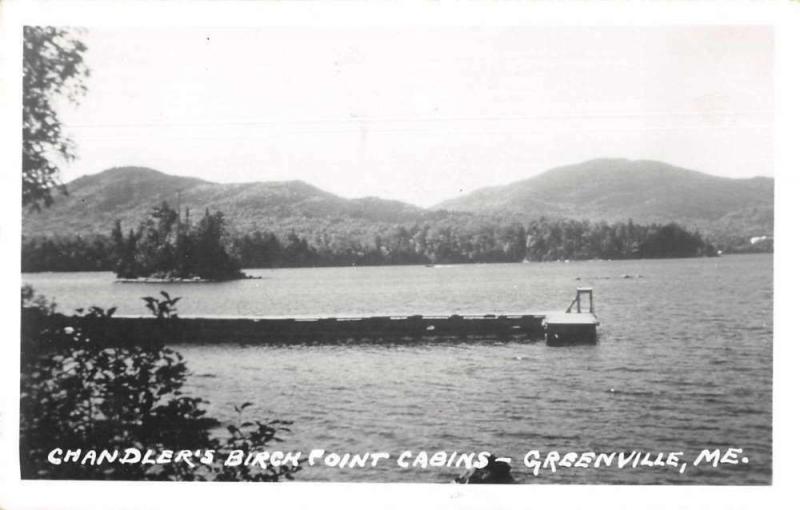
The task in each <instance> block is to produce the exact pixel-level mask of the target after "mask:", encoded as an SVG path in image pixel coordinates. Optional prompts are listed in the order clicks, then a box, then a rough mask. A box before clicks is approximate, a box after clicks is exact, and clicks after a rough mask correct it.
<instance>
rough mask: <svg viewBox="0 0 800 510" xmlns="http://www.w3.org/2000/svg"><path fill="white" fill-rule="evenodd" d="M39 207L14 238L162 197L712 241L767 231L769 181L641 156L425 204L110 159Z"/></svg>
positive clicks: (313, 226) (67, 227)
mask: <svg viewBox="0 0 800 510" xmlns="http://www.w3.org/2000/svg"><path fill="white" fill-rule="evenodd" d="M66 188H67V190H68V195H65V196H62V195H60V196H57V197H56V199H55V202H54V204H53V205H52V206H51V207H49V208H47V209H44V210H43V211H41V212H33V211H26V212H24V214H23V219H22V224H23V230H22V232H23V235H24V236H30V237H35V236H69V235H91V234H108V233H109V231H110V230H111V227H112V225H113V223H114V221H115V220H117V219H119V220H121V221H122V222H123V225H124V226H125V227H126V228H128V227H133V226H135V225H137V224H138V223H139V222H140V221H141V220H142V218H144V217H145V216H146V214H147V212H148V211H149V209H150V208H151V207H153V206H154V205H157V204H159V203H160V202H162V201H165V200H166V201H168V202H169V203H170V204H172V205H173V206H176V205H178V201H180V207H181V209H182V210H183V209H184V208H189V209H190V211H191V214H192V216H196V215H198V214H201V213H202V212H203V211H204V210H205V209H206V208H208V209H210V210H212V211H215V210H219V211H222V212H223V213H224V214H225V217H226V218H227V219H228V221H229V225H230V227H231V229H232V230H233V231H236V232H239V233H244V232H251V231H255V230H271V231H278V232H280V231H287V230H289V229H295V230H298V231H303V232H312V231H320V230H322V231H324V229H325V228H326V226H331V225H341V223H342V222H346V223H347V224H348V228H349V229H354V230H356V231H363V230H368V229H369V228H370V226H371V225H375V224H408V223H415V222H417V223H419V222H425V221H428V220H431V219H436V218H441V217H442V216H443V215H450V216H453V217H462V216H467V217H473V216H475V217H480V218H481V219H483V220H488V219H490V218H492V217H498V216H502V217H503V218H506V219H508V218H513V219H517V220H519V221H521V222H525V221H526V220H530V219H533V218H538V217H540V216H548V217H567V218H573V219H589V220H592V221H599V220H604V221H627V220H628V219H632V220H633V221H634V222H637V223H668V222H677V223H679V224H682V225H683V226H685V227H688V228H692V229H697V230H699V231H701V233H703V234H705V235H707V236H709V237H710V238H711V239H712V240H715V241H717V242H720V241H724V240H726V239H728V238H742V239H743V238H747V237H750V236H762V235H766V236H771V235H772V229H773V188H774V180H773V179H772V178H768V177H753V178H749V179H732V178H726V177H717V176H712V175H708V174H704V173H701V172H697V171H692V170H687V169H683V168H679V167H675V166H671V165H668V164H666V163H661V162H656V161H644V160H626V159H595V160H590V161H586V162H583V163H579V164H575V165H569V166H563V167H558V168H554V169H552V170H548V171H545V172H543V173H540V174H538V175H535V176H534V177H531V178H529V179H525V180H522V181H517V182H514V183H511V184H508V185H505V186H498V187H487V188H482V189H479V190H477V191H474V192H472V193H469V194H466V195H464V196H462V197H458V198H454V199H451V200H447V201H445V202H442V203H440V204H437V205H435V206H433V207H430V208H428V209H424V208H420V207H416V206H413V205H410V204H406V203H403V202H399V201H393V200H385V199H381V198H375V197H367V198H358V199H347V198H343V197H340V196H337V195H334V194H332V193H328V192H326V191H323V190H321V189H319V188H316V187H314V186H312V185H310V184H307V183H305V182H302V181H282V182H252V183H235V184H232V183H227V184H223V183H214V182H209V181H204V180H201V179H196V178H192V177H179V176H174V175H168V174H165V173H162V172H159V171H156V170H152V169H148V168H142V167H118V168H112V169H109V170H106V171H103V172H100V173H98V174H94V175H87V176H83V177H80V178H78V179H75V180H73V181H71V182H69V183H67V184H66Z"/></svg>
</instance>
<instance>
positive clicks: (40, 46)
mask: <svg viewBox="0 0 800 510" xmlns="http://www.w3.org/2000/svg"><path fill="white" fill-rule="evenodd" d="M23 39H24V40H23V54H22V56H23V73H22V204H23V206H28V207H32V208H34V209H39V208H40V207H41V206H42V205H44V206H49V205H50V204H51V203H52V202H53V196H52V190H53V189H54V188H60V189H61V190H62V191H65V189H64V188H63V186H62V185H61V179H60V177H59V164H60V163H63V162H66V161H69V160H71V159H74V157H75V152H74V151H75V148H74V143H73V142H72V140H71V139H70V138H69V137H68V136H67V135H66V133H65V132H64V129H63V125H62V122H61V119H60V118H59V114H58V108H57V105H58V102H59V101H60V100H64V99H66V100H67V101H69V102H72V103H76V104H77V102H78V101H79V99H80V98H81V96H83V94H85V92H86V85H85V79H86V78H88V76H89V68H88V67H87V66H86V64H85V62H84V60H83V55H84V52H85V51H86V46H85V45H84V44H83V43H82V42H81V41H80V40H79V39H78V38H77V33H76V32H75V31H74V30H70V29H64V28H56V27H25V28H24V30H23Z"/></svg>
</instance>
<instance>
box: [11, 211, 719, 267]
mask: <svg viewBox="0 0 800 510" xmlns="http://www.w3.org/2000/svg"><path fill="white" fill-rule="evenodd" d="M169 216H170V217H171V218H175V217H174V216H173V215H169ZM212 216H213V215H212ZM207 218H210V217H207ZM215 218H216V219H215V220H210V219H206V220H205V221H206V222H209V221H212V222H222V221H223V219H222V218H219V217H215ZM157 230H158V229H157V228H155V229H154V231H155V232H157ZM136 235H140V236H141V234H136V233H135V232H134V231H130V232H129V233H128V236H129V237H128V241H126V240H125V238H124V236H123V233H122V230H121V227H120V226H119V224H117V225H115V227H114V229H113V231H112V233H111V235H109V236H102V235H97V236H89V237H81V236H76V237H56V238H50V237H48V238H41V237H38V238H23V242H22V271H24V272H40V271H112V270H113V271H117V273H118V274H120V275H121V276H125V275H126V274H129V275H131V276H133V275H134V273H135V271H131V270H130V264H131V263H132V260H133V257H132V256H128V258H127V259H126V258H125V256H124V254H122V253H120V247H121V246H124V245H125V242H131V241H130V239H132V238H131V236H134V237H135V236H136ZM160 242H161V241H159V240H158V239H151V244H152V245H153V249H155V248H156V246H157V245H158V244H159V243H160ZM219 243H220V246H224V249H225V250H226V253H229V254H230V258H231V260H228V259H226V260H225V262H226V264H227V265H228V267H230V268H233V267H247V268H279V267H325V266H353V265H356V266H376V265H407V264H464V263H492V262H522V261H531V262H538V261H557V260H586V259H639V258H675V257H700V256H714V255H716V254H717V249H716V247H715V246H713V245H712V244H711V243H710V242H708V241H707V240H705V239H703V237H702V236H701V235H700V234H699V233H697V232H689V231H687V230H686V229H684V228H682V227H681V226H679V225H677V224H674V223H670V224H666V225H658V224H650V225H639V224H635V223H633V222H632V221H628V222H625V223H623V222H619V223H606V222H594V223H593V222H589V221H577V220H570V219H549V218H540V219H538V220H535V221H532V222H530V223H528V224H527V225H523V224H521V223H519V222H512V223H508V224H505V225H503V224H496V225H491V224H489V225H487V224H480V225H471V224H463V225H458V224H455V225H454V224H452V222H438V223H437V222H427V223H412V224H407V225H402V224H401V225H392V226H387V227H385V228H383V229H382V230H379V231H378V233H375V234H373V235H372V238H371V239H364V236H363V235H361V236H359V235H358V233H352V234H350V235H348V234H346V233H345V234H342V233H341V232H337V233H335V234H328V233H325V232H322V233H318V234H315V235H308V236H301V235H298V234H296V233H295V232H293V231H290V232H288V233H276V232H272V231H260V232H255V233H248V234H235V233H234V234H225V236H224V238H222V239H220V240H219ZM211 244H214V245H215V246H217V243H216V242H214V243H211ZM192 246H194V247H192ZM178 249H182V250H183V251H186V250H191V249H194V250H195V251H196V255H197V256H196V257H194V259H197V260H199V258H202V257H203V254H204V250H203V248H202V246H199V245H196V244H195V245H191V244H190V243H189V242H188V241H186V242H184V244H183V245H181V244H180V243H178ZM151 251H152V250H151ZM207 255H208V254H206V256H207ZM170 256H171V255H170ZM198 257H199V258H198ZM151 258H152V257H151ZM212 258H213V257H212ZM223 258H224V257H223ZM177 260H179V261H180V260H187V256H185V255H184V256H178V257H177ZM126 264H127V265H126ZM212 265H213V263H212ZM121 266H122V267H121ZM183 272H187V271H183ZM179 273H180V271H179ZM188 273H189V272H187V274H188Z"/></svg>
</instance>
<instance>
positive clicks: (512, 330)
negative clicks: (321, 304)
mask: <svg viewBox="0 0 800 510" xmlns="http://www.w3.org/2000/svg"><path fill="white" fill-rule="evenodd" d="M583 297H587V298H588V300H589V307H588V308H586V307H583V309H582V308H581V298H583ZM573 309H574V310H573ZM39 320H46V321H48V324H46V325H45V327H48V328H59V327H75V326H77V327H79V328H80V329H81V330H82V331H83V332H84V333H85V335H86V336H88V337H90V338H95V339H99V338H102V339H106V341H107V342H109V343H112V344H114V345H141V344H143V343H150V342H153V343H166V344H180V343H191V344H210V343H241V344H266V345H271V344H275V345H286V344H327V343H348V342H364V341H373V342H374V341H387V342H413V341H426V342H430V341H462V340H467V339H497V340H531V341H533V340H537V339H544V340H545V341H546V343H547V344H548V345H567V344H572V343H592V342H595V341H596V339H597V325H598V324H599V323H598V321H597V318H596V316H595V315H594V302H593V298H592V290H591V289H588V288H579V289H578V291H577V294H576V297H575V300H574V301H573V303H572V304H571V305H570V307H569V308H567V310H566V311H565V312H542V313H531V314H509V315H495V314H483V315H475V314H473V315H448V316H437V315H402V316H372V317H308V318H291V317H191V316H180V317H174V318H168V319H163V318H162V319H159V318H155V317H139V316H111V317H68V316H64V315H60V314H53V315H50V316H48V317H39ZM27 322H30V320H28V321H27ZM29 326H30V325H29ZM39 326H41V324H35V326H34V327H39ZM23 327H27V326H26V317H25V311H24V310H23Z"/></svg>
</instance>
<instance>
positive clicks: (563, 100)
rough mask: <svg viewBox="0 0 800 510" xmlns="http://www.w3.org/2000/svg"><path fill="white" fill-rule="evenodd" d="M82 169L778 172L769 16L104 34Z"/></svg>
mask: <svg viewBox="0 0 800 510" xmlns="http://www.w3.org/2000/svg"><path fill="white" fill-rule="evenodd" d="M83 38H84V40H85V42H86V44H87V46H88V48H89V49H88V52H87V55H86V61H87V63H88V65H89V67H90V69H91V77H90V79H89V80H88V82H87V86H88V93H87V95H86V96H85V98H84V99H83V101H82V102H81V104H80V105H79V106H77V107H73V106H69V105H62V107H61V108H60V109H61V113H62V116H63V119H64V121H65V123H66V127H67V131H68V132H69V133H70V134H71V136H72V137H73V139H74V140H75V141H76V143H77V148H78V159H77V160H76V161H74V162H73V163H71V164H69V165H68V166H66V167H65V168H64V170H63V172H62V178H63V179H64V181H69V180H72V179H74V178H76V177H78V176H80V175H84V174H92V173H96V172H100V171H102V170H105V169H107V168H110V167H115V166H127V165H137V166H147V167H151V168H154V169H157V170H160V171H163V172H166V173H170V174H176V175H186V176H195V177H200V178H203V179H207V180H209V181H215V182H248V181H275V180H292V179H299V180H303V181H306V182H308V183H311V184H313V185H315V186H318V187H320V188H322V189H324V190H326V191H330V192H333V193H336V194H338V195H341V196H345V197H361V196H379V197H382V198H390V199H396V200H402V201H405V202H409V203H413V204H416V205H420V206H430V205H433V204H436V203H438V202H440V201H442V200H445V199H448V198H453V197H456V196H460V195H462V194H464V193H467V192H469V191H472V190H475V189H477V188H480V187H484V186H493V185H501V184H506V183H510V182H513V181H516V180H519V179H524V178H528V177H531V176H534V175H536V174H538V173H540V172H543V171H545V170H548V169H550V168H552V167H556V166H560V165H567V164H572V163H578V162H581V161H585V160H588V159H593V158H599V157H622V158H630V159H654V160H660V161H664V162H667V163H670V164H673V165H677V166H681V167H685V168H690V169H693V170H699V171H702V172H706V173H710V174H714V175H721V176H728V177H750V176H755V175H772V172H773V168H772V167H773V101H774V98H773V57H772V52H773V40H772V32H771V29H770V28H768V27H754V26H728V27H714V26H692V27H688V26H687V27H652V26H650V27H642V28H637V27H604V28H598V27H575V28H570V27H558V28H546V27H519V28H513V27H511V28H508V27H493V28H480V27H474V28H468V27H464V28H457V27H442V28H435V27H430V28H429V27H416V28H408V29H401V28H391V29H380V28H361V29H352V28H351V29H346V28H329V29H319V28H296V27H295V28H262V29H254V28H248V29H207V30H203V29H164V28H160V29H158V28H152V29H136V30H135V29H127V28H125V29H121V28H114V29H108V28H105V29H90V30H89V31H88V32H86V33H85V34H84V36H83Z"/></svg>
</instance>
